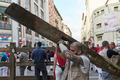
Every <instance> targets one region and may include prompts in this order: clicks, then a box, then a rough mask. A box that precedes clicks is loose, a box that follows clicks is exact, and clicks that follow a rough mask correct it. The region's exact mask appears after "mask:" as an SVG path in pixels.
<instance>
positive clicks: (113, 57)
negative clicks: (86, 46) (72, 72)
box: [90, 41, 120, 80]
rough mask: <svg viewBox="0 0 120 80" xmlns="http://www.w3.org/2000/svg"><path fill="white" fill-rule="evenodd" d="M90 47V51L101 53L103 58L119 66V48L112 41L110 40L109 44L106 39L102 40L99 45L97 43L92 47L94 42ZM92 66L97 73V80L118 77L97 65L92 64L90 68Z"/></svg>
mask: <svg viewBox="0 0 120 80" xmlns="http://www.w3.org/2000/svg"><path fill="white" fill-rule="evenodd" d="M90 49H91V50H92V51H95V52H97V53H98V54H99V55H101V56H102V57H104V58H105V59H107V60H109V61H110V62H112V63H113V64H115V65H117V66H118V67H120V63H119V62H120V56H119V55H120V50H119V49H118V47H117V46H116V45H115V43H114V42H111V43H110V44H109V42H108V41H103V42H102V44H101V47H99V46H98V45H97V47H94V43H92V47H91V48H90ZM92 65H93V64H92ZM94 68H96V69H95V70H97V72H98V74H99V79H98V80H118V79H119V78H118V77H116V76H113V75H111V74H110V73H108V72H107V71H105V70H103V69H101V68H99V67H96V66H95V65H93V68H92V69H94Z"/></svg>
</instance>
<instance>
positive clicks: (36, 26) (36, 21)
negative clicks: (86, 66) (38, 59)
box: [5, 3, 120, 76]
mask: <svg viewBox="0 0 120 80" xmlns="http://www.w3.org/2000/svg"><path fill="white" fill-rule="evenodd" d="M5 13H6V14H7V15H9V16H10V17H11V18H13V19H14V20H16V21H18V22H19V23H21V24H23V25H24V26H26V27H27V28H30V29H31V30H33V31H35V32H37V33H39V34H41V35H43V36H45V37H46V38H48V39H50V40H52V41H53V42H55V43H57V42H58V41H60V40H61V39H63V40H66V41H68V42H69V43H72V42H75V41H77V40H75V39H73V38H72V37H70V36H68V35H66V34H65V33H63V32H61V31H59V30H58V29H56V28H55V27H53V26H52V25H50V24H48V23H47V22H45V21H43V20H42V19H40V18H39V17H37V16H35V15H33V14H32V13H30V12H29V11H27V10H25V9H24V8H22V7H21V6H19V5H17V4H15V3H12V4H11V5H10V6H9V7H8V8H7V9H6V11H5ZM82 46H83V47H84V48H83V49H84V53H86V55H87V56H88V58H89V59H90V61H91V63H93V64H95V65H96V66H98V67H100V68H102V69H104V70H106V71H107V72H109V73H110V74H112V75H115V76H119V75H120V68H119V67H117V66H115V65H113V64H112V63H111V62H110V61H108V60H107V59H105V58H103V57H102V56H100V55H99V54H97V53H96V52H93V51H92V50H90V49H89V48H88V47H86V46H84V45H82Z"/></svg>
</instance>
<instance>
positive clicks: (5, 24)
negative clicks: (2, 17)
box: [0, 21, 11, 30]
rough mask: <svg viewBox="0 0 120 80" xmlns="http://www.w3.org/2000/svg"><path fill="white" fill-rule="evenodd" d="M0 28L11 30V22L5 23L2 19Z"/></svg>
mask: <svg viewBox="0 0 120 80" xmlns="http://www.w3.org/2000/svg"><path fill="white" fill-rule="evenodd" d="M0 29H2V30H11V24H9V23H4V22H1V21H0Z"/></svg>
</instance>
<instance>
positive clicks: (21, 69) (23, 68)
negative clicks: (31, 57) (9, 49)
mask: <svg viewBox="0 0 120 80" xmlns="http://www.w3.org/2000/svg"><path fill="white" fill-rule="evenodd" d="M25 68H26V66H20V75H21V76H24V71H25Z"/></svg>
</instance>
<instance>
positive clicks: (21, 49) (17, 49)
mask: <svg viewBox="0 0 120 80" xmlns="http://www.w3.org/2000/svg"><path fill="white" fill-rule="evenodd" d="M33 49H35V48H29V47H24V48H16V52H29V51H30V52H32V51H33ZM43 49H45V50H46V51H48V50H49V51H55V50H56V49H55V47H44V48H43Z"/></svg>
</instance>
